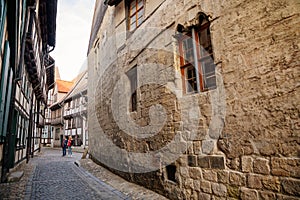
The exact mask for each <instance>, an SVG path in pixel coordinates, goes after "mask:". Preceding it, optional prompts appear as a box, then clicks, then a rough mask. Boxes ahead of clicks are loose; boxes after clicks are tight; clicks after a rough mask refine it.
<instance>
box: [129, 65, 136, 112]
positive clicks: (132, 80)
mask: <svg viewBox="0 0 300 200" xmlns="http://www.w3.org/2000/svg"><path fill="white" fill-rule="evenodd" d="M127 76H128V78H129V81H130V92H131V93H130V94H131V97H130V111H131V112H133V111H136V110H137V95H136V89H137V68H136V66H135V67H133V68H132V69H130V70H129V71H128V72H127Z"/></svg>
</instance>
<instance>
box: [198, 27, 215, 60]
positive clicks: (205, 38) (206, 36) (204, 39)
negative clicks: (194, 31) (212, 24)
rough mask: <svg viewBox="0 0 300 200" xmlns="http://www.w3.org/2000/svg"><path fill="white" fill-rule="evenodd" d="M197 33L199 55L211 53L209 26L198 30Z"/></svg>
mask: <svg viewBox="0 0 300 200" xmlns="http://www.w3.org/2000/svg"><path fill="white" fill-rule="evenodd" d="M198 35H199V43H200V52H201V57H204V56H208V55H211V54H212V46H211V39H210V31H209V28H206V29H204V30H202V31H200V32H198Z"/></svg>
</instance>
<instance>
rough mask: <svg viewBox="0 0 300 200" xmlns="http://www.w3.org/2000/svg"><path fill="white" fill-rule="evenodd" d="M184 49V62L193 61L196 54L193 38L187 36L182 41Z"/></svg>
mask: <svg viewBox="0 0 300 200" xmlns="http://www.w3.org/2000/svg"><path fill="white" fill-rule="evenodd" d="M182 45H183V46H182V49H183V58H184V64H187V63H193V62H194V55H193V39H192V38H190V37H189V38H187V39H185V40H183V41H182Z"/></svg>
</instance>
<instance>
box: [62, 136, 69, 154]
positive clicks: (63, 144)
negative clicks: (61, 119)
mask: <svg viewBox="0 0 300 200" xmlns="http://www.w3.org/2000/svg"><path fill="white" fill-rule="evenodd" d="M67 144H68V139H67V136H65V137H64V138H63V141H62V143H61V148H62V153H63V154H62V156H65V155H66V154H67Z"/></svg>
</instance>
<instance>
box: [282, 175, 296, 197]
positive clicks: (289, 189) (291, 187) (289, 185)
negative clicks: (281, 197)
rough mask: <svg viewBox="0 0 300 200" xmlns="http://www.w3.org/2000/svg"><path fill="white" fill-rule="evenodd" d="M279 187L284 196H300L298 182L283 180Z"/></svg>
mask: <svg viewBox="0 0 300 200" xmlns="http://www.w3.org/2000/svg"><path fill="white" fill-rule="evenodd" d="M281 187H282V190H283V191H284V192H285V193H286V194H289V195H293V196H298V197H299V196H300V180H297V179H288V178H284V179H282V180H281Z"/></svg>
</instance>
